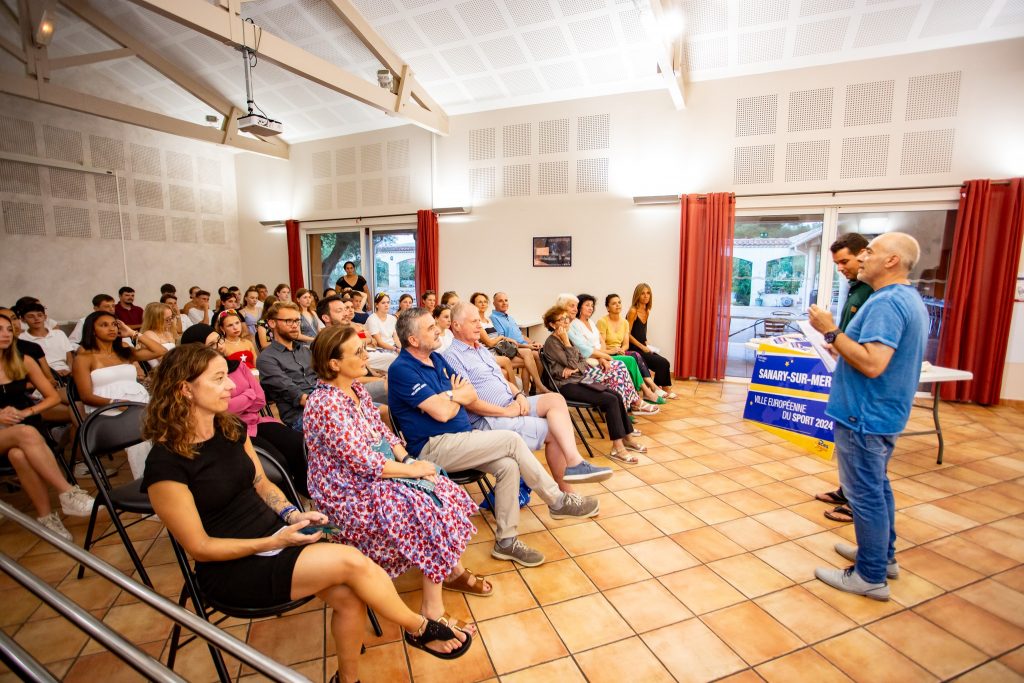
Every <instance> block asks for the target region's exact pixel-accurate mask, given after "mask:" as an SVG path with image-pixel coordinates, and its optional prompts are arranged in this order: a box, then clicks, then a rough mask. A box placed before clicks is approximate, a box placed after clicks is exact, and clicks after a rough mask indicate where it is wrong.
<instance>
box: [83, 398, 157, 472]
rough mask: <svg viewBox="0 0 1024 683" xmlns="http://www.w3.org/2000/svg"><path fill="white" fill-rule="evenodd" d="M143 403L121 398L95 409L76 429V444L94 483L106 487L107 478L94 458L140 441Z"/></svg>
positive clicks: (141, 440) (143, 411) (143, 410)
mask: <svg viewBox="0 0 1024 683" xmlns="http://www.w3.org/2000/svg"><path fill="white" fill-rule="evenodd" d="M145 412H146V404H145V403H133V402H131V401H121V402H119V403H111V404H110V405H107V406H103V407H102V408H97V409H96V410H95V411H93V412H92V413H91V414H90V415H89V417H87V418H86V419H85V422H83V423H82V426H81V427H80V428H79V430H78V447H79V450H80V451H81V453H82V457H83V458H84V459H85V463H86V466H87V467H88V468H89V471H90V472H91V473H92V476H93V479H95V480H96V485H97V486H102V487H103V488H105V489H107V490H109V489H110V480H109V479H108V478H107V474H106V471H105V470H104V468H103V467H102V466H101V465H100V464H99V462H98V461H97V458H98V457H99V456H101V455H108V454H110V453H116V452H117V451H122V450H124V449H125V448H128V447H129V446H134V445H135V444H137V443H142V442H143V441H145V439H143V438H142V418H143V415H144V414H145Z"/></svg>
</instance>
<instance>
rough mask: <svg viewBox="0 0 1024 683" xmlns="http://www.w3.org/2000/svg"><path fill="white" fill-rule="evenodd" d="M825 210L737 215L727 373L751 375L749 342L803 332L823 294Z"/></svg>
mask: <svg viewBox="0 0 1024 683" xmlns="http://www.w3.org/2000/svg"><path fill="white" fill-rule="evenodd" d="M824 218H825V216H824V214H823V213H806V214H790V215H777V216H775V215H762V216H736V234H735V237H734V240H733V270H732V305H731V309H730V311H731V313H730V314H731V317H732V320H731V322H730V326H729V351H728V357H727V358H728V359H727V362H726V372H725V374H726V375H728V376H731V377H750V373H751V370H752V369H753V362H754V353H753V351H752V350H750V349H748V348H747V347H746V343H747V342H749V341H750V340H751V339H753V338H755V337H772V336H777V335H780V334H785V333H787V332H794V331H798V330H797V328H796V326H795V324H794V323H795V322H796V321H797V320H800V319H806V317H807V315H806V311H807V307H808V306H810V305H811V304H812V303H815V302H816V301H817V299H818V276H819V271H820V270H821V258H822V257H821V252H822V232H823V230H824V225H825V222H824Z"/></svg>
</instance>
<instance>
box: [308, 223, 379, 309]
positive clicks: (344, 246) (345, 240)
mask: <svg viewBox="0 0 1024 683" xmlns="http://www.w3.org/2000/svg"><path fill="white" fill-rule="evenodd" d="M362 235H363V231H362V229H360V228H356V229H354V230H343V231H340V232H321V233H312V234H309V235H308V236H307V237H308V244H309V251H308V253H309V271H310V273H309V282H310V289H313V290H315V291H316V293H317V295H320V294H323V291H324V290H325V289H327V288H328V287H334V286H335V283H336V282H337V281H338V280H339V279H340V278H341V276H342V275H344V274H345V267H344V266H345V263H347V262H348V261H351V262H352V263H354V264H355V267H356V273H360V274H361V273H363V268H362V265H363V242H362ZM363 277H366V275H365V274H363ZM367 280H369V278H367Z"/></svg>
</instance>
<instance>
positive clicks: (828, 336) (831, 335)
mask: <svg viewBox="0 0 1024 683" xmlns="http://www.w3.org/2000/svg"><path fill="white" fill-rule="evenodd" d="M842 333H843V331H842V330H841V329H839V328H838V327H837V328H836V329H834V330H832V331H831V332H826V333H825V342H826V343H828V344H834V343H835V341H836V337H838V336H839V335H840V334H842Z"/></svg>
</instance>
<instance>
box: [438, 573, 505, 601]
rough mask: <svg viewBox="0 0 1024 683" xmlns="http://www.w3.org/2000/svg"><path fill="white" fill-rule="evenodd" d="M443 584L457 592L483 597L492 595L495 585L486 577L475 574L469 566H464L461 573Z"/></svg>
mask: <svg viewBox="0 0 1024 683" xmlns="http://www.w3.org/2000/svg"><path fill="white" fill-rule="evenodd" d="M443 585H444V587H445V588H447V589H448V590H450V591H453V592H455V593H465V594H467V595H476V596H478V597H481V598H487V597H490V596H491V595H492V594H493V593H494V586H492V585H491V584H490V582H489V581H487V579H485V578H484V577H482V576H479V575H478V574H474V573H473V570H472V569H470V568H469V567H463V570H462V573H461V574H459V575H458V576H457V577H455V578H454V579H452V580H451V581H445V582H444V584H443Z"/></svg>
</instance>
